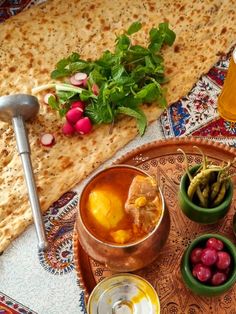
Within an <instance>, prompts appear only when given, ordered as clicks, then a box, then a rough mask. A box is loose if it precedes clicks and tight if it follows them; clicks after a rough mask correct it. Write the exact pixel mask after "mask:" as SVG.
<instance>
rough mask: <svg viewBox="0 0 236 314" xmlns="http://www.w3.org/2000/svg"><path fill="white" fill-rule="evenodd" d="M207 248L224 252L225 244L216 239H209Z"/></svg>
mask: <svg viewBox="0 0 236 314" xmlns="http://www.w3.org/2000/svg"><path fill="white" fill-rule="evenodd" d="M206 247H208V248H210V249H215V250H216V251H221V250H223V247H224V244H223V242H222V241H221V240H219V239H216V238H209V239H208V240H207V243H206Z"/></svg>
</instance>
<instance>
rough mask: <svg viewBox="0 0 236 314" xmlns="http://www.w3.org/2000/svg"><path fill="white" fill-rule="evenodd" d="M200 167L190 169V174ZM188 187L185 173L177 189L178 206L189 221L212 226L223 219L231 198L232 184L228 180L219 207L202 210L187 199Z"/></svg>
mask: <svg viewBox="0 0 236 314" xmlns="http://www.w3.org/2000/svg"><path fill="white" fill-rule="evenodd" d="M199 166H200V165H196V166H194V167H192V168H191V169H190V173H194V172H195V171H196V170H197V169H198V167H199ZM188 185H189V178H188V175H187V173H185V174H184V175H183V176H182V178H181V181H180V187H179V205H180V208H181V209H182V211H183V213H184V214H185V215H186V216H187V217H188V218H189V219H191V220H193V221H195V222H198V223H202V224H213V223H216V222H217V221H218V220H220V219H221V218H223V217H224V216H225V215H226V214H227V212H228V210H229V208H230V204H231V202H232V198H233V184H232V181H231V180H229V187H228V189H227V191H226V194H225V197H224V199H223V201H222V203H221V204H220V205H218V206H217V207H213V208H203V207H200V206H198V205H196V204H195V203H193V201H192V200H190V199H189V197H188V195H187V189H188Z"/></svg>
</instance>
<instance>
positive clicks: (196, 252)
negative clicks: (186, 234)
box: [190, 247, 203, 264]
mask: <svg viewBox="0 0 236 314" xmlns="http://www.w3.org/2000/svg"><path fill="white" fill-rule="evenodd" d="M202 251H203V249H202V248H200V247H196V248H195V249H193V250H192V252H191V255H190V261H191V262H192V263H193V264H197V263H199V262H201V255H202Z"/></svg>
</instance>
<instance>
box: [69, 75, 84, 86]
mask: <svg viewBox="0 0 236 314" xmlns="http://www.w3.org/2000/svg"><path fill="white" fill-rule="evenodd" d="M70 82H71V84H72V85H74V86H80V85H82V84H83V80H80V81H78V80H76V79H75V76H74V75H73V76H71V78H70Z"/></svg>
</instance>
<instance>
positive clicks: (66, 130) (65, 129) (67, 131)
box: [62, 121, 75, 135]
mask: <svg viewBox="0 0 236 314" xmlns="http://www.w3.org/2000/svg"><path fill="white" fill-rule="evenodd" d="M62 133H63V134H64V135H73V134H74V133H75V128H74V126H73V125H71V124H70V123H69V122H68V121H67V122H65V123H64V125H63V126H62Z"/></svg>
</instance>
